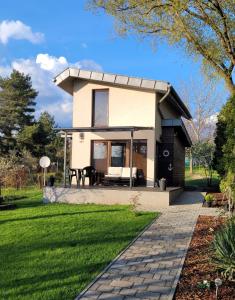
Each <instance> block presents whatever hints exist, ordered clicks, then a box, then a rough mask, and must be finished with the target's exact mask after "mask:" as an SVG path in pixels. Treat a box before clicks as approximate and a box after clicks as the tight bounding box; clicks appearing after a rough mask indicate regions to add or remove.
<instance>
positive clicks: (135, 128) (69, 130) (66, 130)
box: [55, 126, 154, 133]
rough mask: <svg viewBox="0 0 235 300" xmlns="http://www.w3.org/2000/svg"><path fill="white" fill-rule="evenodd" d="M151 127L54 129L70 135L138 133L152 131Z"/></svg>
mask: <svg viewBox="0 0 235 300" xmlns="http://www.w3.org/2000/svg"><path fill="white" fill-rule="evenodd" d="M153 129H154V128H153V127H144V126H109V127H71V128H55V130H57V131H62V132H67V133H72V132H114V131H119V132H120V131H129V132H134V131H140V130H153Z"/></svg>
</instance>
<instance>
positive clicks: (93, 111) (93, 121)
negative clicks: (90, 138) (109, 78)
mask: <svg viewBox="0 0 235 300" xmlns="http://www.w3.org/2000/svg"><path fill="white" fill-rule="evenodd" d="M97 91H98V92H107V94H108V101H107V116H106V117H107V125H95V94H96V92H97ZM91 126H92V127H108V126H109V89H108V88H106V89H93V90H92V117H91Z"/></svg>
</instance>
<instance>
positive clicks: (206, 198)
mask: <svg viewBox="0 0 235 300" xmlns="http://www.w3.org/2000/svg"><path fill="white" fill-rule="evenodd" d="M214 200H215V198H214V196H213V195H212V194H207V195H206V196H205V201H206V202H213V201H214Z"/></svg>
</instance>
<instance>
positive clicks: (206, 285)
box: [197, 280, 211, 290]
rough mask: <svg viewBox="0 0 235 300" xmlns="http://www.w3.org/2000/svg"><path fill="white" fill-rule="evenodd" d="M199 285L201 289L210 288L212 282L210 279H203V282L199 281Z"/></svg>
mask: <svg viewBox="0 0 235 300" xmlns="http://www.w3.org/2000/svg"><path fill="white" fill-rule="evenodd" d="M197 287H198V288H199V289H201V290H206V289H210V287H211V283H210V281H208V280H203V281H202V282H198V283H197Z"/></svg>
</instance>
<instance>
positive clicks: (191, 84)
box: [180, 80, 222, 143]
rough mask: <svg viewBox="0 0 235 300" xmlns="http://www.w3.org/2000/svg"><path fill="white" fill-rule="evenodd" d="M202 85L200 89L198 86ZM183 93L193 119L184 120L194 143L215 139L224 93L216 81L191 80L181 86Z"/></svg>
mask: <svg viewBox="0 0 235 300" xmlns="http://www.w3.org/2000/svg"><path fill="white" fill-rule="evenodd" d="M198 86H200V89H199V88H198ZM180 90H181V95H182V98H183V99H184V102H185V103H186V105H187V106H188V108H189V111H190V112H191V114H192V119H190V120H186V119H185V120H184V123H185V126H186V128H187V130H188V132H189V135H190V137H191V140H192V142H193V143H198V142H205V141H210V142H213V141H214V134H215V129H216V119H217V114H218V104H219V103H220V101H221V97H222V95H221V94H220V93H219V92H218V90H217V89H216V84H215V82H214V81H210V82H207V83H206V84H205V83H203V82H202V80H193V81H192V80H191V81H190V80H189V81H188V82H187V83H185V84H183V85H182V86H181V89H180Z"/></svg>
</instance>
